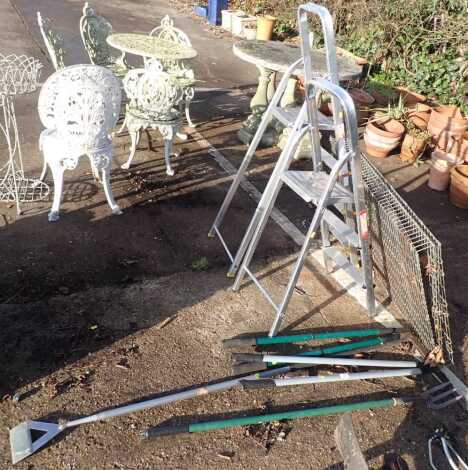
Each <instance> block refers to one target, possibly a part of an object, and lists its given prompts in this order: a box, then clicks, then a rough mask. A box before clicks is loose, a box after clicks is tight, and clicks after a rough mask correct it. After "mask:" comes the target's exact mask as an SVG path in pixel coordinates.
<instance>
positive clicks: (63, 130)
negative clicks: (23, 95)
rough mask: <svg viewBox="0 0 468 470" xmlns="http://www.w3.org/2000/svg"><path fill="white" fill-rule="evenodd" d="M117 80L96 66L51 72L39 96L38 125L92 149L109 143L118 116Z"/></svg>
mask: <svg viewBox="0 0 468 470" xmlns="http://www.w3.org/2000/svg"><path fill="white" fill-rule="evenodd" d="M120 105H121V92H120V82H119V80H118V79H117V78H116V77H115V75H114V74H113V73H112V72H111V71H109V70H107V69H105V68H104V67H100V66H97V65H89V64H86V65H74V66H71V67H66V68H64V69H62V70H59V71H58V72H55V73H54V74H52V75H51V76H50V77H49V78H48V79H47V80H46V82H45V83H44V85H43V87H42V90H41V93H40V95H39V104H38V110H39V116H40V119H41V122H42V124H43V125H44V126H45V127H46V128H47V129H51V130H55V131H56V132H57V135H58V137H59V138H60V140H61V141H64V142H68V143H69V144H70V145H72V146H77V148H79V149H84V150H86V151H89V152H92V151H93V150H98V149H100V148H103V147H106V146H108V145H109V144H110V138H109V131H110V129H111V128H112V127H114V126H115V124H116V123H117V120H118V118H119V112H120Z"/></svg>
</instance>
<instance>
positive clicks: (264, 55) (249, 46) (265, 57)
mask: <svg viewBox="0 0 468 470" xmlns="http://www.w3.org/2000/svg"><path fill="white" fill-rule="evenodd" d="M233 51H234V54H235V55H236V56H237V57H239V58H240V59H242V60H244V61H246V62H250V63H251V64H254V65H257V66H259V67H263V68H265V69H269V70H273V71H275V72H281V73H284V72H286V70H287V69H288V67H289V66H290V65H291V64H292V63H293V62H296V60H298V59H300V57H301V48H300V47H299V46H295V45H293V44H287V43H284V42H279V41H258V40H256V41H240V42H238V43H236V44H234V46H233ZM311 54H312V63H313V64H314V72H315V73H316V74H317V77H323V76H325V75H326V74H327V64H326V56H325V51H324V50H323V49H315V50H312V51H311ZM338 69H339V77H340V80H344V81H346V80H352V79H355V78H357V77H359V76H360V75H361V73H362V67H361V66H360V65H357V64H356V63H355V62H354V61H353V60H352V59H350V58H349V57H345V56H340V55H338ZM295 73H296V74H297V75H299V74H302V73H303V71H302V67H301V68H300V69H298V70H296V72H295Z"/></svg>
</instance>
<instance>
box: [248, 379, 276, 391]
mask: <svg viewBox="0 0 468 470" xmlns="http://www.w3.org/2000/svg"><path fill="white" fill-rule="evenodd" d="M240 383H241V385H242V388H243V389H244V390H253V389H256V388H275V387H276V383H275V381H274V380H273V379H265V380H263V379H260V380H241V381H240Z"/></svg>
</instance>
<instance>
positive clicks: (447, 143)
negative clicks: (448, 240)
mask: <svg viewBox="0 0 468 470" xmlns="http://www.w3.org/2000/svg"><path fill="white" fill-rule="evenodd" d="M427 129H428V131H429V132H430V134H431V137H432V145H433V147H434V149H433V151H432V155H431V168H430V172H429V181H428V186H429V187H430V188H431V189H434V190H436V191H445V190H447V188H449V186H450V193H449V197H450V202H451V203H452V204H453V205H454V206H457V207H459V208H462V209H468V135H467V129H468V120H467V119H466V118H464V117H463V115H462V114H461V112H460V110H459V109H458V108H457V107H456V106H441V107H438V108H434V109H433V110H432V111H431V115H430V119H429V123H428V127H427Z"/></svg>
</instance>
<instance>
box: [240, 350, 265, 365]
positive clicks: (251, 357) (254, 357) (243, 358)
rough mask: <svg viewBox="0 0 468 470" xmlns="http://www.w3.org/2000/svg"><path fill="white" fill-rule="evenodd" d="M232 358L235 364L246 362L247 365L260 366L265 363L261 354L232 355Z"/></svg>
mask: <svg viewBox="0 0 468 470" xmlns="http://www.w3.org/2000/svg"><path fill="white" fill-rule="evenodd" d="M232 358H233V359H234V360H235V361H236V362H248V363H249V364H261V363H262V362H266V361H264V360H263V355H262V354H254V353H232Z"/></svg>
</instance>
